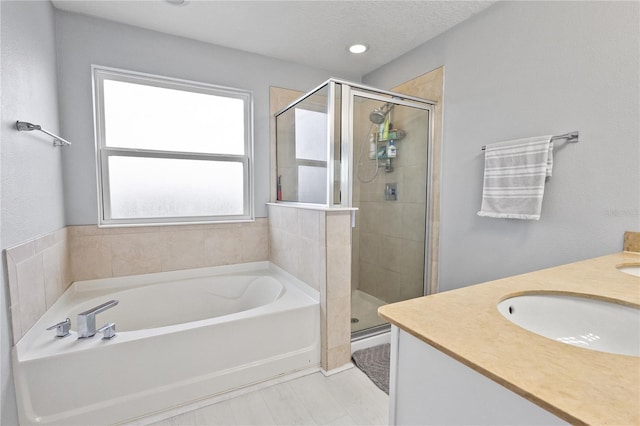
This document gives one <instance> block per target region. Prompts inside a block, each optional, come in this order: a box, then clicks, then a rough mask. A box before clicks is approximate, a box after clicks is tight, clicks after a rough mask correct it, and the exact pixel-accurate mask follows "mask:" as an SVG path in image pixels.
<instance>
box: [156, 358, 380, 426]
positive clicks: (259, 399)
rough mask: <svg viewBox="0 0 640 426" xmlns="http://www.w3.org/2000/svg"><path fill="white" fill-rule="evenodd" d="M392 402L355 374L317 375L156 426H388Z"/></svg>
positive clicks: (356, 370) (197, 411) (282, 384)
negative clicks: (389, 409)
mask: <svg viewBox="0 0 640 426" xmlns="http://www.w3.org/2000/svg"><path fill="white" fill-rule="evenodd" d="M388 404H389V397H388V396H387V394H385V393H384V392H382V391H381V390H380V389H378V388H377V387H376V385H374V384H373V382H371V381H370V380H369V378H367V376H365V375H364V373H362V372H361V371H360V370H358V369H357V368H350V369H349V370H346V371H342V372H340V373H337V374H334V375H332V376H329V377H325V376H323V375H322V373H320V372H317V373H313V374H310V375H307V376H304V377H300V378H297V379H295V380H291V381H288V382H284V383H279V384H276V385H274V386H271V387H268V388H265V389H260V390H257V391H254V392H251V393H247V394H245V395H241V396H238V397H235V398H232V399H228V400H226V401H222V402H219V403H217V404H214V405H210V406H207V407H203V408H200V409H198V410H195V411H190V412H187V413H184V414H181V415H179V416H176V417H172V418H170V419H166V420H163V421H160V422H157V423H153V425H154V426H183V425H184V426H186V425H200V426H203V425H206V426H214V425H224V426H240V425H279V426H280V425H386V424H387V423H388Z"/></svg>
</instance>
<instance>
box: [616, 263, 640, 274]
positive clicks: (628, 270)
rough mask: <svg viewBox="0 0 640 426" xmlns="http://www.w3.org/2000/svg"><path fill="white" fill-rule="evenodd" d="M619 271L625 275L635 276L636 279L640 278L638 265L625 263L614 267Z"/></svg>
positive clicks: (639, 265) (639, 266)
mask: <svg viewBox="0 0 640 426" xmlns="http://www.w3.org/2000/svg"><path fill="white" fill-rule="evenodd" d="M616 268H618V270H619V271H621V272H624V273H625V274H629V275H635V276H636V277H640V264H635V263H627V264H623V265H618V266H616Z"/></svg>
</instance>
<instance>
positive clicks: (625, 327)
mask: <svg viewBox="0 0 640 426" xmlns="http://www.w3.org/2000/svg"><path fill="white" fill-rule="evenodd" d="M498 310H499V311H500V313H501V314H502V315H503V316H504V317H505V318H507V319H508V320H509V321H511V322H513V323H514V324H516V325H518V326H520V327H522V328H524V329H526V330H529V331H531V332H533V333H536V334H539V335H541V336H544V337H547V338H549V339H553V340H556V341H558V342H562V343H566V344H569V345H574V346H577V347H580V348H585V349H591V350H594V351H600V352H608V353H613V354H620V355H631V356H640V309H638V308H637V307H632V306H627V305H622V304H618V303H614V302H608V301H604V300H600V299H591V298H587V297H577V296H569V295H560V294H528V295H523V296H515V297H511V298H508V299H505V300H503V301H502V302H499V303H498Z"/></svg>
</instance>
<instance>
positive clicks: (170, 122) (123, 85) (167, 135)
mask: <svg viewBox="0 0 640 426" xmlns="http://www.w3.org/2000/svg"><path fill="white" fill-rule="evenodd" d="M244 109H245V105H244V101H243V100H242V99H237V98H230V97H226V96H215V95H212V94H207V93H196V92H191V91H185V90H175V89H168V88H164V87H156V86H148V85H143V84H135V83H127V82H123V81H115V80H107V79H105V80H104V120H105V139H106V141H105V142H106V146H109V147H119V148H134V149H153V150H159V151H182V152H202V153H217V154H232V155H244V153H245V134H244V132H245V122H244V117H245V112H244Z"/></svg>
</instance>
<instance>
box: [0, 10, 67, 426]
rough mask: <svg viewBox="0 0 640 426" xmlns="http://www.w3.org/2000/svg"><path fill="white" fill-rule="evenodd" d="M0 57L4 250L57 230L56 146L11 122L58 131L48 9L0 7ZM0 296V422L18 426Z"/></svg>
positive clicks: (60, 215) (60, 212) (60, 222)
mask: <svg viewBox="0 0 640 426" xmlns="http://www.w3.org/2000/svg"><path fill="white" fill-rule="evenodd" d="M0 9H1V31H2V33H1V40H2V42H1V47H0V50H1V54H2V89H1V93H2V121H1V133H0V135H1V138H0V142H1V145H2V151H1V161H0V170H1V176H2V184H1V188H0V191H1V194H2V206H1V213H0V218H1V220H0V247H1V248H2V249H5V248H7V247H11V246H13V245H16V244H18V243H21V242H24V241H27V240H31V239H33V238H35V237H38V236H40V235H43V234H47V233H50V232H52V231H55V230H57V229H59V228H62V227H63V226H64V225H65V223H64V204H63V201H64V197H63V192H62V170H61V159H60V157H61V152H62V149H61V148H54V147H53V145H52V139H51V138H50V137H48V136H46V135H44V134H42V133H40V132H30V133H27V132H17V131H16V130H15V121H16V120H23V121H30V122H33V123H36V124H41V125H42V126H43V127H45V128H46V129H47V130H50V131H52V132H54V133H56V132H57V131H58V104H57V103H58V96H57V86H56V58H55V52H56V45H55V31H54V18H53V15H54V11H53V8H52V6H51V4H50V3H49V2H12V1H2V2H0ZM2 269H3V271H2V275H1V277H2V289H1V291H0V295H1V299H2V300H1V301H0V309H1V310H2V312H1V318H0V324H1V325H0V335H1V339H0V358H1V364H0V368H1V370H0V378H1V380H0V386H1V388H0V391H1V394H2V410H1V418H0V423H1V424H3V425H12V424H17V414H16V407H15V394H14V390H13V381H12V379H11V364H10V353H11V339H10V331H9V330H10V328H9V315H8V288H7V287H8V286H7V284H6V277H5V273H4V265H3V267H2Z"/></svg>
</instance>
